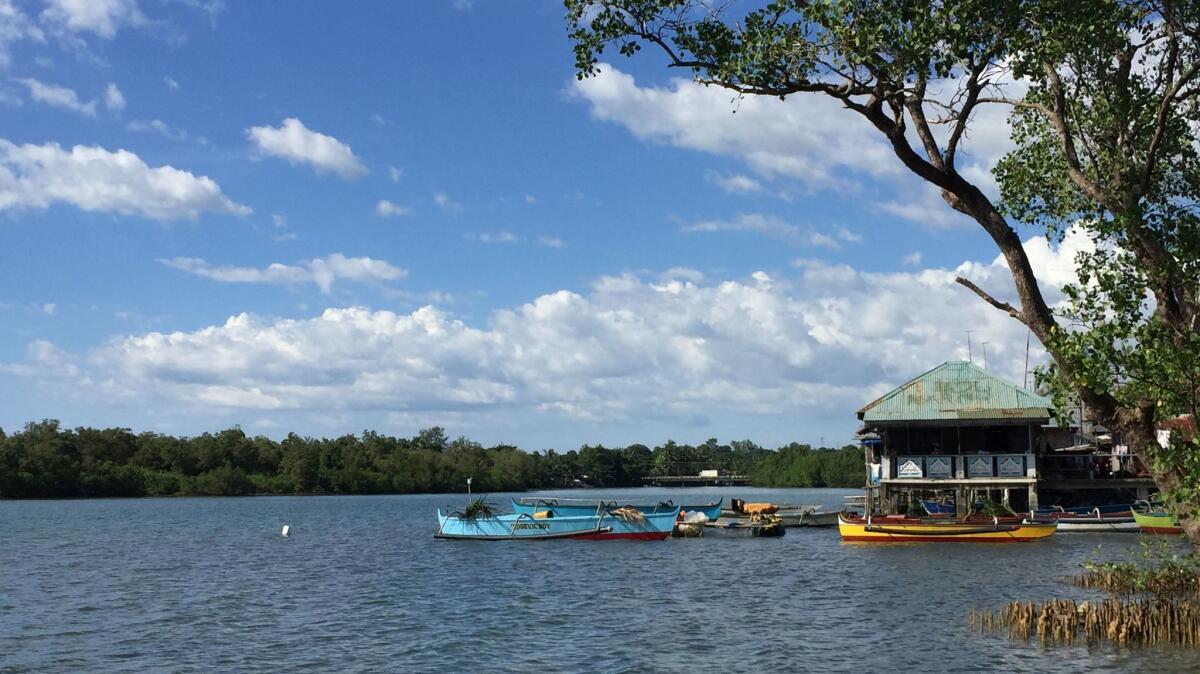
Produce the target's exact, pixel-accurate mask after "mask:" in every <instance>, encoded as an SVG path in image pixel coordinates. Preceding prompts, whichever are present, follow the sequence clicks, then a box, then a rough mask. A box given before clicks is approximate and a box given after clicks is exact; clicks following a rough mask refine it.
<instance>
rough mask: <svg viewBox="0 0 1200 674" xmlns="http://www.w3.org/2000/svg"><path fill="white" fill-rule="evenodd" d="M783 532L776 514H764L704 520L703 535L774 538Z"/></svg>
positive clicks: (780, 521) (781, 523)
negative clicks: (710, 520)
mask: <svg viewBox="0 0 1200 674" xmlns="http://www.w3.org/2000/svg"><path fill="white" fill-rule="evenodd" d="M785 533H787V530H786V529H785V528H784V526H783V521H782V520H781V519H780V518H779V516H778V515H765V516H762V517H749V518H737V519H732V520H731V519H725V518H722V519H721V520H720V521H717V522H705V523H704V534H703V535H705V536H709V535H719V536H737V537H760V538H775V537H778V536H782V535H784V534H785Z"/></svg>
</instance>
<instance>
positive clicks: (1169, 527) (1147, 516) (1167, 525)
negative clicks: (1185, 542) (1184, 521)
mask: <svg viewBox="0 0 1200 674" xmlns="http://www.w3.org/2000/svg"><path fill="white" fill-rule="evenodd" d="M1133 519H1134V520H1135V521H1136V522H1137V523H1138V526H1139V527H1141V529H1142V533H1144V534H1181V533H1183V527H1180V526H1179V520H1178V519H1177V518H1176V517H1175V516H1174V515H1172V514H1171V513H1168V512H1161V511H1160V512H1148V513H1140V512H1136V511H1135V512H1134V513H1133Z"/></svg>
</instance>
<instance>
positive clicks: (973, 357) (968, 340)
mask: <svg viewBox="0 0 1200 674" xmlns="http://www.w3.org/2000/svg"><path fill="white" fill-rule="evenodd" d="M963 332H965V333H967V360H969V361H971V362H972V363H974V362H975V355H974V354H973V353H972V352H971V333H972V332H975V331H974V330H963Z"/></svg>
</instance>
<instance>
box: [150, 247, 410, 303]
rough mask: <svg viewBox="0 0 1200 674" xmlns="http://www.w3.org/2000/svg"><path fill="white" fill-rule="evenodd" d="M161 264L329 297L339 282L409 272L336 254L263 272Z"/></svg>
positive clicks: (174, 261) (185, 262)
mask: <svg viewBox="0 0 1200 674" xmlns="http://www.w3.org/2000/svg"><path fill="white" fill-rule="evenodd" d="M159 262H161V263H162V264H165V265H166V266H168V267H171V268H173V269H178V270H180V271H184V272H187V273H189V274H195V275H196V276H202V277H204V278H208V279H212V280H214V281H221V282H224V283H273V284H278V285H304V284H309V283H312V284H315V285H316V286H317V287H319V288H320V289H321V292H323V293H325V294H329V293H330V292H331V291H332V290H333V284H334V283H335V282H337V281H341V280H345V281H356V282H359V283H364V282H383V281H395V280H398V279H402V278H404V277H405V276H407V275H408V272H407V271H406V270H404V269H401V268H400V267H396V266H394V265H392V264H389V263H388V262H385V261H383V260H375V259H372V258H369V257H346V256H345V255H342V254H341V253H334V254H333V255H329V256H327V257H323V258H314V259H312V260H305V261H304V262H301V263H300V264H297V265H287V264H280V263H278V262H275V263H273V264H270V265H268V266H266V267H263V268H261V269H260V268H257V267H232V266H228V265H213V264H210V263H208V262H207V261H205V260H203V259H201V258H198V257H175V258H171V259H160V260H159Z"/></svg>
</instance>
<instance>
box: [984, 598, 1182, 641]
mask: <svg viewBox="0 0 1200 674" xmlns="http://www.w3.org/2000/svg"><path fill="white" fill-rule="evenodd" d="M970 624H971V625H972V626H973V627H977V628H978V629H979V630H980V632H981V633H982V632H1002V631H1003V632H1007V634H1008V636H1009V638H1010V639H1014V640H1022V641H1030V640H1032V639H1034V638H1036V639H1037V640H1038V642H1039V643H1041V644H1043V645H1056V644H1061V645H1074V644H1077V643H1086V644H1088V645H1089V646H1095V645H1098V644H1101V643H1105V642H1107V643H1111V644H1115V645H1117V646H1123V647H1152V646H1167V645H1170V646H1183V647H1190V648H1196V647H1200V604H1197V603H1194V602H1191V601H1172V600H1168V599H1162V598H1154V599H1142V600H1126V599H1118V598H1116V597H1110V598H1109V599H1106V600H1104V601H1098V602H1090V601H1084V602H1081V603H1076V602H1075V601H1073V600H1070V599H1053V600H1050V601H1048V602H1045V603H1043V604H1035V603H1033V602H1028V603H1021V602H1016V601H1014V602H1012V603H1010V604H1009V605H1007V606H1005V607H1004V608H1002V609H1000V610H999V611H998V612H996V613H990V612H983V613H981V612H977V611H972V612H971V616H970Z"/></svg>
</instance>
